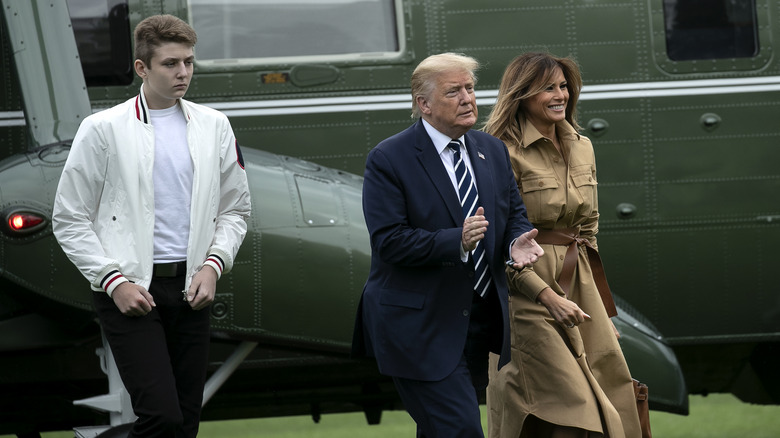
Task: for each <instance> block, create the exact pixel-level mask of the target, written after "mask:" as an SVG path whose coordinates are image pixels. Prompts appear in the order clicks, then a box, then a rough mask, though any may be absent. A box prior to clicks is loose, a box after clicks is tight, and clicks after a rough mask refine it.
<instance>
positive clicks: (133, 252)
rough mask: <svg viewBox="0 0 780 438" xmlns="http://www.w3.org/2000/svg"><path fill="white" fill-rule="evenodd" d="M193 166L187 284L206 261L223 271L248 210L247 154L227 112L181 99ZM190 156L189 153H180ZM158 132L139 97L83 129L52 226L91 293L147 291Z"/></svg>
mask: <svg viewBox="0 0 780 438" xmlns="http://www.w3.org/2000/svg"><path fill="white" fill-rule="evenodd" d="M179 103H180V108H181V109H182V112H183V113H184V117H185V120H186V121H187V144H188V145H189V149H190V156H191V159H192V166H193V182H192V202H191V209H190V237H189V243H188V246H187V276H186V282H185V290H186V289H189V286H190V283H191V281H192V277H193V276H194V275H195V273H196V272H198V271H199V270H200V269H201V268H202V267H203V266H204V265H206V264H208V265H210V266H212V267H213V268H214V269H215V270H216V271H217V275H218V277H217V278H219V277H220V276H221V275H222V273H226V272H229V271H230V269H231V268H232V267H233V260H234V258H235V256H236V253H237V252H238V248H239V247H240V245H241V242H242V241H243V239H244V236H245V235H246V231H247V222H246V221H247V218H248V217H249V214H250V211H251V205H250V199H249V187H248V184H247V178H246V172H245V171H244V163H243V158H242V156H241V151H240V149H239V148H238V143H237V141H236V138H235V136H234V135H233V130H232V128H231V126H230V122H229V121H228V119H227V117H226V116H225V115H224V114H222V113H220V112H218V111H216V110H213V109H211V108H208V107H205V106H202V105H198V104H195V103H192V102H188V101H186V100H184V99H179ZM182 159H190V157H182ZM153 168H154V128H153V126H152V125H151V120H150V118H149V113H148V110H147V105H146V99H145V98H144V93H143V87H141V92H140V93H139V94H138V96H136V97H134V98H132V99H130V100H128V101H126V102H124V103H122V104H119V105H117V106H115V107H113V108H110V109H107V110H104V111H101V112H98V113H95V114H93V115H91V116H89V117H87V118H86V119H85V120H84V121H83V122H82V123H81V126H79V129H78V132H77V133H76V137H75V138H74V139H73V145H72V146H71V149H70V154H69V156H68V159H67V161H66V163H65V167H64V169H63V171H62V176H61V178H60V182H59V186H58V187H57V194H56V196H55V199H54V211H53V214H52V228H53V230H54V235H55V237H56V238H57V241H58V242H59V244H60V245H61V246H62V249H63V250H64V251H65V254H66V255H67V256H68V258H69V259H70V260H71V261H72V262H73V263H74V264H75V265H76V267H77V268H78V269H79V271H81V273H82V274H83V275H84V277H86V278H87V280H89V282H90V284H91V286H92V289H93V290H95V291H101V290H103V291H106V292H107V293H108V294H109V296H110V295H111V293H112V292H113V291H114V289H115V288H116V287H117V286H118V285H119V284H121V283H123V282H125V281H128V280H130V281H133V282H135V283H137V284H138V285H140V286H142V287H144V288H146V289H148V288H149V285H150V283H151V280H152V269H153V239H154V187H153V185H154V178H153V175H152V171H153Z"/></svg>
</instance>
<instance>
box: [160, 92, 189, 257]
mask: <svg viewBox="0 0 780 438" xmlns="http://www.w3.org/2000/svg"><path fill="white" fill-rule="evenodd" d="M149 115H150V116H151V119H152V126H154V263H169V262H178V261H183V260H187V244H188V242H189V237H190V201H191V198H192V172H193V170H192V158H191V157H190V150H189V147H188V146H187V121H186V120H185V119H184V114H183V113H182V111H181V108H180V107H179V104H178V103H177V104H176V105H174V106H172V107H170V108H166V109H162V110H149Z"/></svg>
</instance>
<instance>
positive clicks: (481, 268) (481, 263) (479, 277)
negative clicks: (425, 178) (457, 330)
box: [447, 140, 491, 297]
mask: <svg viewBox="0 0 780 438" xmlns="http://www.w3.org/2000/svg"><path fill="white" fill-rule="evenodd" d="M460 146H461V143H460V141H459V140H452V141H451V142H450V144H448V145H447V147H449V148H450V149H451V150H452V153H453V159H452V162H453V164H454V165H455V179H456V180H457V182H458V196H460V206H461V208H462V209H463V218H464V219H465V218H467V217H470V216H473V215H474V212H476V211H477V207H479V202H478V201H479V195H478V194H477V186H476V185H475V184H474V179H473V178H472V177H471V172H469V169H468V167H466V162H464V161H463V157H462V156H461V154H460ZM471 258H472V260H473V261H474V274H475V280H474V290H475V291H476V292H477V293H478V294H479V295H480V296H482V297H484V296H485V294H486V293H487V291H488V287H490V281H491V278H490V270H489V269H488V264H487V258H486V257H485V246H484V245H483V244H482V241H481V240H480V241H479V242H477V247H476V248H474V250H473V251H471Z"/></svg>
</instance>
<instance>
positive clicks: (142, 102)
mask: <svg viewBox="0 0 780 438" xmlns="http://www.w3.org/2000/svg"><path fill="white" fill-rule="evenodd" d="M178 104H179V108H180V109H181V111H182V113H183V114H184V120H186V121H187V123H189V122H190V119H191V118H192V117H191V116H190V111H189V109H188V106H189V102H187V101H186V100H184V99H179V100H178ZM133 110H134V112H135V118H136V119H138V120H140V121H141V122H143V123H145V124H147V125H149V124H151V123H152V119H151V117H150V116H149V105H148V104H147V103H146V96H145V95H144V86H143V84H141V90H140V91H139V92H138V95H137V96H136V97H135V102H133Z"/></svg>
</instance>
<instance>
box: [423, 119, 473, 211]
mask: <svg viewBox="0 0 780 438" xmlns="http://www.w3.org/2000/svg"><path fill="white" fill-rule="evenodd" d="M414 130H415V142H416V144H415V146H416V147H417V149H418V152H417V159H418V160H420V164H422V166H423V168H424V169H425V172H426V173H427V174H428V177H429V178H430V179H431V182H433V185H434V187H436V190H437V191H438V192H439V195H441V198H442V200H443V201H444V204H445V205H446V206H447V211H449V213H450V216H451V217H452V220H453V221H454V222H455V223H456V224H462V223H463V211H462V209H461V207H460V200H459V199H458V194H457V193H455V188H454V187H453V186H452V181H450V177H449V175H447V171H446V170H445V169H444V165H443V164H442V162H441V157H440V156H439V154H438V153H437V152H436V147H435V146H434V145H433V142H432V141H431V138H430V137H429V136H428V133H427V132H426V131H425V127H424V126H423V124H422V122H421V121H418V122H417V124H416V125H415V127H414Z"/></svg>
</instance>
